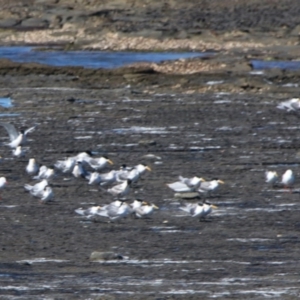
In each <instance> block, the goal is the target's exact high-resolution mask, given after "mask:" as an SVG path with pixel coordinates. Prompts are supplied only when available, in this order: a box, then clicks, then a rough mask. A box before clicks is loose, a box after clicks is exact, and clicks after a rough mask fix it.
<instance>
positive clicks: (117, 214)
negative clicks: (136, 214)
mask: <svg viewBox="0 0 300 300" xmlns="http://www.w3.org/2000/svg"><path fill="white" fill-rule="evenodd" d="M130 213H132V209H131V207H130V205H129V204H127V203H126V202H125V201H120V200H116V201H114V202H112V203H111V204H109V205H105V206H103V207H102V208H101V209H100V210H99V211H98V212H97V215H99V216H102V217H108V218H110V219H111V220H118V219H120V218H124V217H126V216H128V215H129V214H130Z"/></svg>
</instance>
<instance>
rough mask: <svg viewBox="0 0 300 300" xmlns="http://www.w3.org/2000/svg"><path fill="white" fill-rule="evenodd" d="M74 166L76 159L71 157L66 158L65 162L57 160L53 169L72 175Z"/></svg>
mask: <svg viewBox="0 0 300 300" xmlns="http://www.w3.org/2000/svg"><path fill="white" fill-rule="evenodd" d="M75 164H76V159H75V158H73V157H68V158H66V159H65V160H58V161H57V162H56V163H55V164H54V167H55V168H56V169H58V170H60V171H62V172H63V173H72V171H73V169H74V167H75Z"/></svg>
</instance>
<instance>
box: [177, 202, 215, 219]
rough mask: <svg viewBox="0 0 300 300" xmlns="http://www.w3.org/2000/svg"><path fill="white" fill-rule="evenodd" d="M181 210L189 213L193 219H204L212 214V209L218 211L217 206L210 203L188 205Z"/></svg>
mask: <svg viewBox="0 0 300 300" xmlns="http://www.w3.org/2000/svg"><path fill="white" fill-rule="evenodd" d="M179 209H181V210H183V211H185V212H187V213H189V214H190V215H191V216H192V217H200V218H204V217H206V216H207V215H208V214H210V213H211V212H212V209H217V206H215V205H213V204H210V203H208V202H204V203H188V204H186V205H185V206H181V207H179Z"/></svg>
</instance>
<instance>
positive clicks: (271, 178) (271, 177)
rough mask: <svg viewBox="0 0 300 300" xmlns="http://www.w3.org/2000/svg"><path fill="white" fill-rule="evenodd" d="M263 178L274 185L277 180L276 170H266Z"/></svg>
mask: <svg viewBox="0 0 300 300" xmlns="http://www.w3.org/2000/svg"><path fill="white" fill-rule="evenodd" d="M265 178H266V183H268V184H271V185H273V186H274V184H275V183H276V182H277V181H278V174H277V172H276V171H266V172H265Z"/></svg>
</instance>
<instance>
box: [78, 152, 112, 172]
mask: <svg viewBox="0 0 300 300" xmlns="http://www.w3.org/2000/svg"><path fill="white" fill-rule="evenodd" d="M81 161H83V162H85V163H87V164H88V165H89V166H90V167H91V168H92V169H94V170H96V171H100V170H102V169H104V168H105V167H106V166H107V164H111V165H113V164H114V163H113V162H112V161H111V160H110V159H109V158H108V157H106V156H102V157H99V158H93V157H90V156H84V157H83V158H81Z"/></svg>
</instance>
